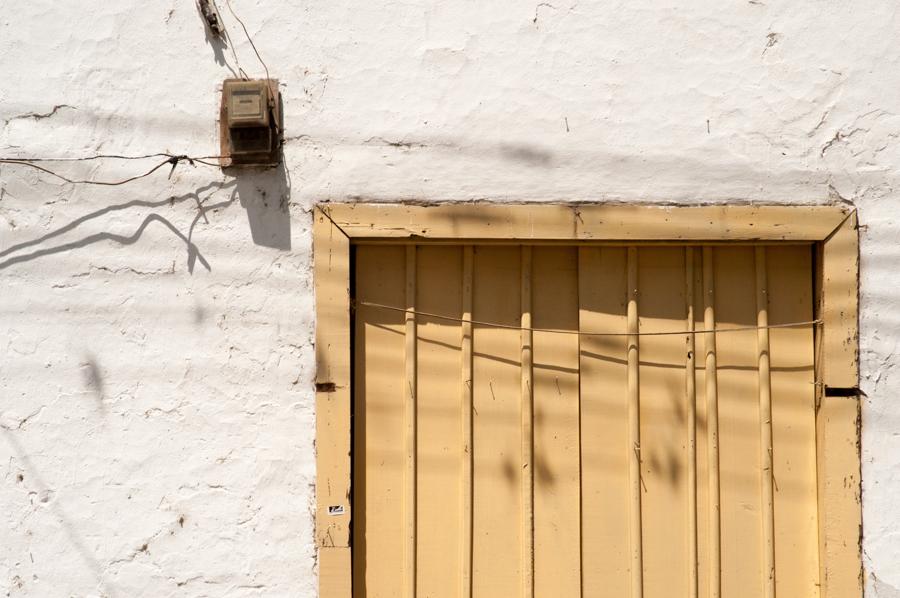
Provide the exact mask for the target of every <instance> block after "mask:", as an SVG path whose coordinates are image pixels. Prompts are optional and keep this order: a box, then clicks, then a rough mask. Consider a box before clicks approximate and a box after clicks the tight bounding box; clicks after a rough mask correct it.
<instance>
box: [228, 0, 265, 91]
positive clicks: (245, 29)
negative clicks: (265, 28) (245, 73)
mask: <svg viewBox="0 0 900 598" xmlns="http://www.w3.org/2000/svg"><path fill="white" fill-rule="evenodd" d="M225 4H226V6H228V12H230V13H231V16H233V17H234V19H235V20H236V21H237V22H238V23H239V24H240V26H241V29H243V30H244V35H245V36H246V37H247V41H248V42H250V47H251V48H253V52H254V53H255V54H256V57H257V58H258V59H259V63H260V64H261V65H262V67H263V70H265V71H266V81H268V82H269V90H270V91H271V92H272V101H275V97H276V96H275V90H274V89H272V78H271V77H270V76H269V67H268V66H267V65H266V61H265V60H263V58H262V56H261V55H260V53H259V50H258V49H257V48H256V44H254V43H253V38H252V37H250V32H249V31H247V26H246V25H244V21H242V20H241V18H240V17H239V16H237V13H236V12H234V8H233V7H232V6H231V0H225Z"/></svg>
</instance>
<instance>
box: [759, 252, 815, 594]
mask: <svg viewBox="0 0 900 598" xmlns="http://www.w3.org/2000/svg"><path fill="white" fill-rule="evenodd" d="M811 259H812V256H811V252H810V248H809V247H808V246H807V247H804V246H783V247H776V246H770V247H768V248H767V249H766V262H767V264H768V276H767V278H768V293H767V294H768V298H769V302H768V321H769V324H771V325H777V324H784V323H788V322H802V321H809V320H811V319H813V308H812V302H813V285H812V262H811ZM769 355H770V357H769V360H770V371H771V375H770V379H771V388H772V444H773V463H772V465H773V469H772V471H773V478H772V481H773V487H774V507H775V521H774V532H775V572H776V576H775V595H776V596H782V597H783V596H791V597H797V598H812V597H817V596H818V595H819V589H818V565H819V558H818V545H817V536H818V533H817V496H816V494H817V491H816V428H815V388H816V387H815V384H814V382H815V380H814V372H813V327H812V326H807V327H801V328H772V329H771V330H769Z"/></svg>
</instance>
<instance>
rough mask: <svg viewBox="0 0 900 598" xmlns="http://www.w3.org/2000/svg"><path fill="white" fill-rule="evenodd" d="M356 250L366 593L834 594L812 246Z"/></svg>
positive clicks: (362, 592)
mask: <svg viewBox="0 0 900 598" xmlns="http://www.w3.org/2000/svg"><path fill="white" fill-rule="evenodd" d="M355 251H356V260H355V301H356V310H355V321H356V323H355V377H354V393H355V399H354V400H355V407H354V416H355V420H354V421H355V424H354V449H353V450H354V480H353V481H354V489H353V500H354V513H355V517H354V527H353V569H354V578H353V587H354V596H357V597H362V596H366V597H369V598H373V597H388V596H391V597H394V596H401V597H405V598H412V597H413V596H417V597H420V598H425V597H429V598H441V597H454V598H458V597H462V598H469V597H479V598H482V597H483V598H494V597H498V598H499V597H506V596H521V597H523V598H532V597H535V596H536V597H541V598H543V597H547V598H549V597H556V596H592V597H593V596H596V597H600V596H604V597H605V596H610V597H613V596H615V597H619V596H632V597H641V598H643V597H652V598H656V597H660V598H662V597H664V596H665V597H667V598H668V597H672V596H676V597H677V596H685V597H690V598H695V597H699V596H702V597H709V598H716V597H719V596H723V597H726V598H740V597H744V596H746V597H751V596H752V597H758V596H765V597H767V598H771V597H774V595H775V593H776V592H777V594H778V595H779V596H791V597H806V596H814V595H816V594H817V584H818V581H819V579H818V576H819V570H818V556H817V551H818V538H817V502H816V477H815V476H816V461H815V456H816V455H815V406H814V396H815V395H814V384H813V383H814V379H813V327H812V325H811V324H812V322H813V307H812V303H813V292H812V257H811V250H810V247H808V246H798V245H793V246H769V247H766V246H757V247H753V246H718V247H714V248H713V247H675V246H656V247H627V248H626V247H601V246H583V247H567V246H534V247H531V246H521V247H519V246H474V247H473V246H452V245H440V246H434V245H421V246H415V245H404V246H401V245H359V246H356V248H355ZM384 306H401V307H402V308H403V309H404V310H405V311H397V310H395V309H384ZM427 314H432V315H431V316H429V315H427ZM435 316H438V317H435ZM797 323H801V324H809V325H801V326H798V325H797ZM493 324H498V325H499V326H496V325H493ZM720 327H721V328H738V329H740V330H733V331H731V332H729V333H728V334H721V333H716V334H697V335H694V334H689V333H688V332H690V331H691V330H698V329H703V330H711V329H715V328H720ZM555 331H566V332H573V333H576V334H556V333H555ZM579 331H582V332H584V331H609V332H612V333H619V334H624V336H590V335H584V334H581V335H579V334H577V333H578V332H579ZM646 331H659V332H670V333H673V334H662V335H656V336H653V335H648V336H639V334H640V333H642V332H646ZM678 333H680V334H678Z"/></svg>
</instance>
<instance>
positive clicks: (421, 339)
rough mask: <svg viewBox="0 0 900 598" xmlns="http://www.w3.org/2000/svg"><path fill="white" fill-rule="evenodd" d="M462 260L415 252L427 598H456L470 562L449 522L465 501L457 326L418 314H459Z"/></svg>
mask: <svg viewBox="0 0 900 598" xmlns="http://www.w3.org/2000/svg"><path fill="white" fill-rule="evenodd" d="M462 262H463V259H462V248H461V247H456V246H451V245H423V246H420V247H419V249H418V254H417V257H416V308H417V310H418V311H419V315H418V316H417V323H416V335H417V342H416V369H417V373H416V382H417V386H416V397H417V403H416V414H417V417H416V445H417V450H416V465H417V468H416V513H417V515H416V521H417V524H416V593H417V595H418V596H428V597H429V598H459V595H460V581H461V580H460V575H459V572H460V570H461V569H462V568H463V566H464V562H465V561H467V560H468V558H467V557H463V555H462V551H461V547H462V546H463V541H462V534H463V533H464V531H465V530H464V528H463V527H462V526H456V525H452V524H451V521H452V520H453V519H452V517H451V516H452V515H453V514H456V513H461V512H462V511H463V510H464V508H465V507H464V505H466V504H467V503H468V500H467V498H465V497H463V496H461V495H460V484H461V481H463V480H464V479H465V476H466V474H465V472H464V471H465V468H466V462H467V457H468V453H467V452H466V449H465V444H464V440H463V438H462V437H461V436H460V430H461V429H462V428H463V415H464V410H463V409H460V405H461V403H460V392H459V387H460V382H461V380H460V360H461V359H463V357H462V352H461V341H462V333H461V328H462V325H461V324H460V323H459V322H455V321H452V320H444V319H440V318H432V317H429V316H427V315H423V312H424V313H432V314H438V315H444V316H449V317H452V318H460V317H461V316H463V294H464V292H465V291H464V288H463V287H464V284H462V281H463V272H462V266H463V264H462ZM470 288H471V285H470ZM469 345H470V347H471V343H469ZM469 355H470V357H471V350H470V351H469ZM465 402H466V401H464V403H465ZM466 527H467V526H466Z"/></svg>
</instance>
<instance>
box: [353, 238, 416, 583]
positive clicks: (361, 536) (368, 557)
mask: <svg viewBox="0 0 900 598" xmlns="http://www.w3.org/2000/svg"><path fill="white" fill-rule="evenodd" d="M405 286H406V257H405V248H403V247H399V246H387V245H370V246H366V245H362V246H358V247H357V248H356V296H357V298H358V300H359V302H360V305H359V306H358V308H357V311H356V335H355V341H354V352H355V354H356V355H355V359H356V367H355V369H354V400H355V403H356V408H355V411H354V413H355V423H354V488H355V490H354V493H353V500H354V506H355V508H356V511H357V514H358V516H357V517H355V518H354V525H353V585H354V588H357V592H358V594H359V595H360V596H365V597H366V598H396V597H397V596H404V595H405V593H406V592H407V590H408V588H407V587H406V585H405V582H404V574H405V572H406V567H407V565H406V563H405V557H406V553H407V550H408V547H407V529H406V515H407V513H406V511H405V502H406V499H405V495H406V492H407V489H406V485H405V482H406V473H407V466H408V463H409V459H408V453H407V448H408V447H407V444H406V433H407V421H406V412H407V402H408V397H407V394H408V390H407V375H406V369H405V362H406V342H405V338H406V337H405V334H406V323H405V320H406V315H405V314H404V313H402V312H398V311H392V310H385V309H379V308H376V307H370V306H367V305H364V304H362V302H366V301H369V302H373V303H380V304H384V305H397V306H401V305H404V304H405V301H406V295H405Z"/></svg>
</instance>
